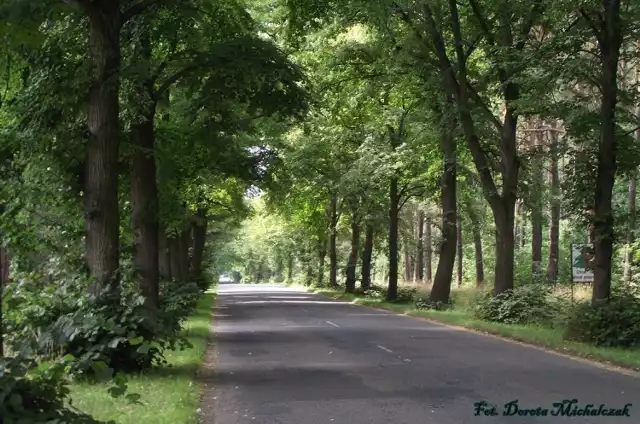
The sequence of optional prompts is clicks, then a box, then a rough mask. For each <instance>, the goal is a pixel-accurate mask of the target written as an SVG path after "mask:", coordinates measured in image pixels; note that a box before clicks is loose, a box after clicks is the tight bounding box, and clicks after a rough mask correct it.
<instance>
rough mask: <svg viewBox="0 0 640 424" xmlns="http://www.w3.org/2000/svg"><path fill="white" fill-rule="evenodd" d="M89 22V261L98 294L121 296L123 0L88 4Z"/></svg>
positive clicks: (86, 193) (86, 212)
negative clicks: (121, 37) (119, 171)
mask: <svg viewBox="0 0 640 424" xmlns="http://www.w3.org/2000/svg"><path fill="white" fill-rule="evenodd" d="M82 5H83V7H84V11H85V14H86V15H87V17H88V18H89V46H90V49H89V56H90V60H91V63H92V67H93V69H92V81H91V89H90V92H89V108H88V115H87V123H88V130H89V140H88V142H87V149H86V156H85V171H84V195H83V197H84V221H85V223H84V228H85V248H86V252H85V253H86V256H85V258H86V261H87V266H88V268H89V273H90V275H91V277H93V278H94V279H95V283H94V284H93V286H92V291H93V292H94V293H99V292H100V291H102V290H104V289H106V288H110V289H111V290H112V292H113V294H114V295H117V294H118V292H119V281H120V275H119V268H120V266H119V265H120V248H119V232H120V210H119V206H118V159H119V145H120V118H119V114H120V101H119V98H118V96H119V91H120V75H119V72H120V26H121V14H120V1H119V0H99V1H93V2H88V1H86V2H83V3H82Z"/></svg>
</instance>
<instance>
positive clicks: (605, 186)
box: [592, 0, 622, 304]
mask: <svg viewBox="0 0 640 424" xmlns="http://www.w3.org/2000/svg"><path fill="white" fill-rule="evenodd" d="M603 6H604V11H602V12H601V15H602V16H603V18H602V22H601V23H600V22H598V23H596V24H595V25H596V26H600V25H601V27H600V28H599V30H595V31H596V32H597V34H595V35H596V38H597V39H598V45H599V48H600V60H601V63H602V69H601V71H602V73H601V80H600V89H601V93H602V100H601V101H602V103H601V107H600V119H601V121H600V122H601V127H600V128H601V132H600V143H599V145H598V159H597V160H598V162H597V163H598V165H597V175H596V189H595V196H594V205H595V207H594V212H595V215H594V226H595V243H594V248H595V269H594V281H593V293H592V302H593V303H594V304H599V303H601V302H606V301H608V300H609V297H610V296H611V259H612V256H613V209H612V204H611V203H612V202H611V201H612V195H613V186H614V182H615V174H616V168H617V162H616V150H617V142H616V104H617V102H618V81H617V72H618V59H619V55H620V46H621V44H622V34H621V31H622V29H621V27H622V23H621V22H620V1H617V0H604V3H603Z"/></svg>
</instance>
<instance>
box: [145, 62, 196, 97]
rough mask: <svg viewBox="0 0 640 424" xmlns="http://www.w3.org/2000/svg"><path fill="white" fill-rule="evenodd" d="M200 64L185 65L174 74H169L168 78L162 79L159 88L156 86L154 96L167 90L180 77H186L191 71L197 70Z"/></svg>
mask: <svg viewBox="0 0 640 424" xmlns="http://www.w3.org/2000/svg"><path fill="white" fill-rule="evenodd" d="M200 66H201V65H200V64H198V65H192V66H187V67H186V68H184V69H182V70H180V71H178V72H176V73H175V74H173V75H171V76H170V77H169V78H167V79H166V80H165V81H164V83H162V85H161V86H160V88H158V90H156V96H160V95H162V94H164V92H165V91H167V90H168V89H169V88H170V87H171V86H172V85H173V84H175V83H176V82H178V81H179V80H180V78H183V77H186V76H187V75H189V74H190V73H191V72H193V71H195V70H197V69H198V68H200Z"/></svg>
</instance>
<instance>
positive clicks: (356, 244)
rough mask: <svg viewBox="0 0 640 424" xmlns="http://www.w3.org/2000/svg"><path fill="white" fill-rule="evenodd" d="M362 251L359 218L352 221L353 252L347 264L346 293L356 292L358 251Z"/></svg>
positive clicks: (355, 217)
mask: <svg viewBox="0 0 640 424" xmlns="http://www.w3.org/2000/svg"><path fill="white" fill-rule="evenodd" d="M359 250H360V223H359V222H358V218H357V216H354V217H353V218H352V219H351V252H349V262H348V263H347V281H346V282H345V291H346V292H347V293H353V292H355V291H356V266H357V264H358V251H359Z"/></svg>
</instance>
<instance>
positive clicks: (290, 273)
mask: <svg viewBox="0 0 640 424" xmlns="http://www.w3.org/2000/svg"><path fill="white" fill-rule="evenodd" d="M292 282H293V253H291V252H289V256H288V257H287V283H289V284H291V283H292Z"/></svg>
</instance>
